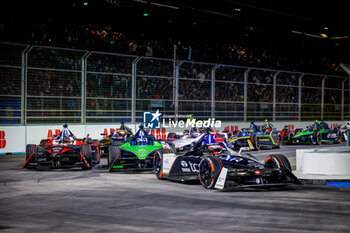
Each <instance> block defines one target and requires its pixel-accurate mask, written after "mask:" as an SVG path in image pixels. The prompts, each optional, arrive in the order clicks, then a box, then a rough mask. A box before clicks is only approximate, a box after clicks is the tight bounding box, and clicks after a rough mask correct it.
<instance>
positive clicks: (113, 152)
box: [108, 146, 120, 169]
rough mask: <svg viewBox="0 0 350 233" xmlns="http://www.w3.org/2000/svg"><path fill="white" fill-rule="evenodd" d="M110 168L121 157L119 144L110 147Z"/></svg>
mask: <svg viewBox="0 0 350 233" xmlns="http://www.w3.org/2000/svg"><path fill="white" fill-rule="evenodd" d="M108 151H109V153H108V169H111V167H112V166H113V165H115V164H117V163H118V162H119V158H120V148H119V146H110V147H108Z"/></svg>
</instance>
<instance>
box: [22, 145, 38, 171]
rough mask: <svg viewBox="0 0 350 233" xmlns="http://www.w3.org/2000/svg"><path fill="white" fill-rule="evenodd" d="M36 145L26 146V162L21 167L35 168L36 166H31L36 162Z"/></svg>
mask: <svg viewBox="0 0 350 233" xmlns="http://www.w3.org/2000/svg"><path fill="white" fill-rule="evenodd" d="M35 150H36V145H34V144H28V145H27V146H26V160H25V163H24V165H23V167H25V168H35V167H36V166H35V165H33V163H35V160H36V153H35V152H36V151H35Z"/></svg>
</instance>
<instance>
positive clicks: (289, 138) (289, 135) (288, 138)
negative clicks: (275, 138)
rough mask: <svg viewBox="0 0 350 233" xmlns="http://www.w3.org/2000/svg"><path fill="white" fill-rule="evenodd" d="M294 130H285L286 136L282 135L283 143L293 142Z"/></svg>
mask: <svg viewBox="0 0 350 233" xmlns="http://www.w3.org/2000/svg"><path fill="white" fill-rule="evenodd" d="M292 137H293V132H292V131H290V130H288V131H286V132H285V134H284V136H283V137H282V140H281V141H282V143H283V142H284V143H283V144H289V143H291V142H292Z"/></svg>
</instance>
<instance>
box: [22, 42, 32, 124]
mask: <svg viewBox="0 0 350 233" xmlns="http://www.w3.org/2000/svg"><path fill="white" fill-rule="evenodd" d="M31 49H32V47H31V46H30V45H28V46H27V47H26V48H25V49H24V50H23V52H22V70H21V125H25V124H26V108H27V104H26V103H27V100H26V93H27V60H28V56H27V55H28V52H29V51H30V50H31Z"/></svg>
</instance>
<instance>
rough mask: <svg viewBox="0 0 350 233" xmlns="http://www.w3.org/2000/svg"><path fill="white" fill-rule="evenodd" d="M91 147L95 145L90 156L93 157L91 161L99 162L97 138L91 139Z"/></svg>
mask: <svg viewBox="0 0 350 233" xmlns="http://www.w3.org/2000/svg"><path fill="white" fill-rule="evenodd" d="M92 143H93V145H91V146H93V147H95V152H94V153H93V154H92V158H93V163H94V164H99V163H100V146H99V143H98V140H97V139H93V140H92Z"/></svg>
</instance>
